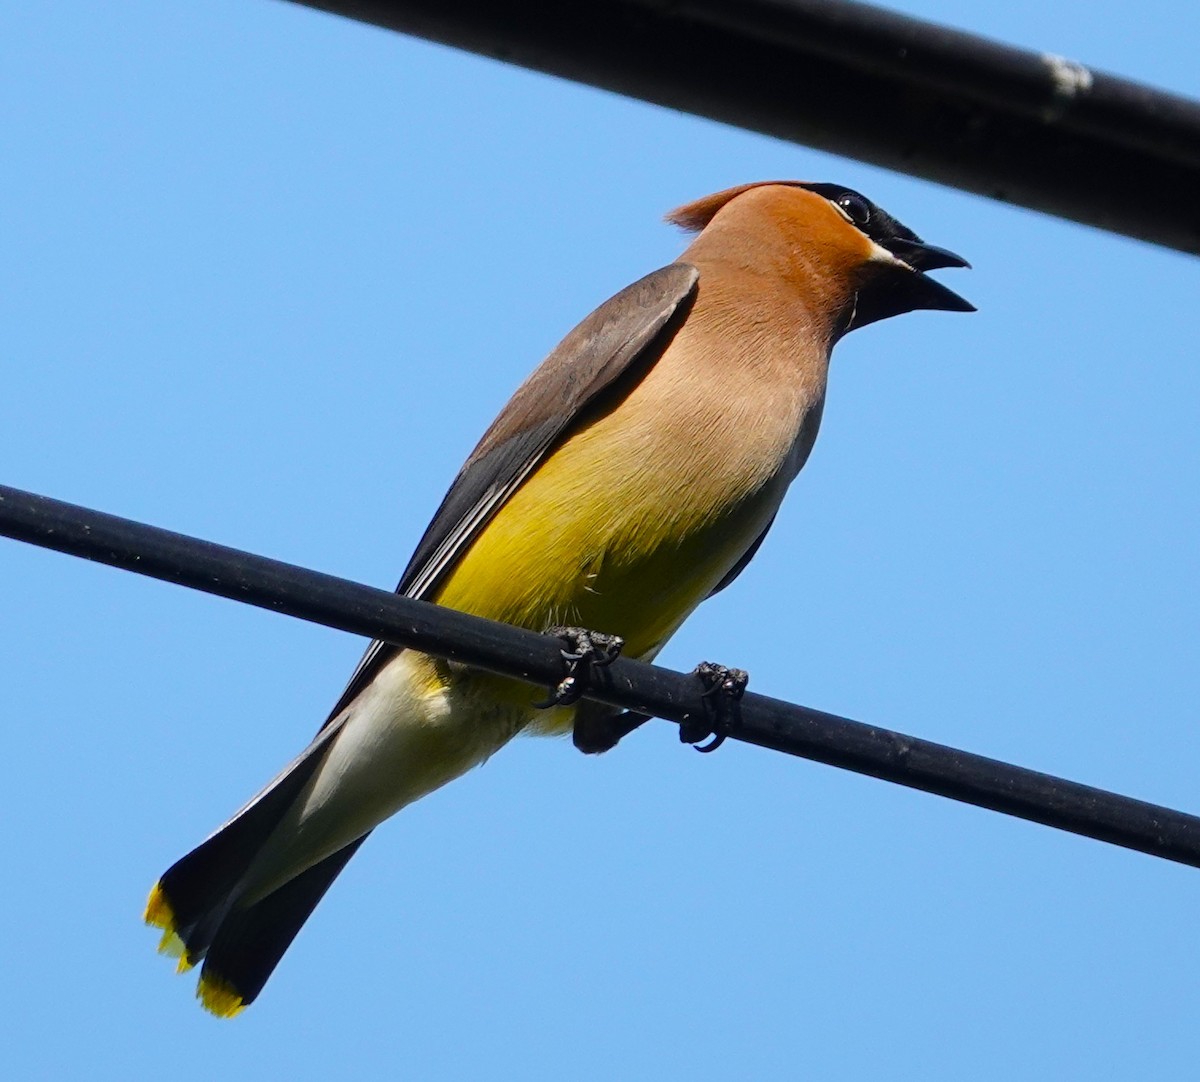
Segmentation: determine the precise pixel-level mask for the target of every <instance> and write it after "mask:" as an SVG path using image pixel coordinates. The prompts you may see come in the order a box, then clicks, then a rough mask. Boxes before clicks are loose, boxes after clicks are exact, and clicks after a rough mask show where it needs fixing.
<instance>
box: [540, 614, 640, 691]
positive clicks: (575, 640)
mask: <svg viewBox="0 0 1200 1082" xmlns="http://www.w3.org/2000/svg"><path fill="white" fill-rule="evenodd" d="M546 634H547V635H553V636H555V637H556V638H559V639H562V640H563V642H565V643H566V644H567V645H566V649H565V650H563V651H562V658H563V661H564V662H566V673H565V674H564V675H563V678H562V679H561V680H560V681H559V682H558V683H557V684H555V686H554V687H553V688H551V689H550V696H549V698H547V699H546V701H545V702H540V703H534V704H533V705H534V706H535V707H536V708H537V709H538V710H545V709H547V708H549V707H551V706H570V705H572V704H573V703H577V702H578V701H579V699H580V698H581V697H582V695H583V691H584V688H585V687H586V686H587V676H588V673H589V672H594V671H595V670H597V669H602V668H604V667H605V666H606V665H611V664H612V663H613V662H614V661H616V660H617V656H618V655H619V654H620V653H621V648H622V647H623V646H624V645H625V640H624V639H622V638H621V637H620V635H604V634H602V633H601V632H599V631H589V630H588V629H587V628H584V627H552V628H549V629H548V630H547V631H546Z"/></svg>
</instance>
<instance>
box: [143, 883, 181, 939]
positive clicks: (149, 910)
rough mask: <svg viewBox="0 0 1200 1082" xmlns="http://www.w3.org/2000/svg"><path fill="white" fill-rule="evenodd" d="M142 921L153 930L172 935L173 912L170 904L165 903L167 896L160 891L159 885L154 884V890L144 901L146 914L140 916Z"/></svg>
mask: <svg viewBox="0 0 1200 1082" xmlns="http://www.w3.org/2000/svg"><path fill="white" fill-rule="evenodd" d="M142 920H144V921H145V922H146V923H147V924H149V925H152V926H153V927H155V928H162V929H164V930H165V931H166V932H167V933H169V934H171V935H174V933H175V910H173V909H172V908H171V903H170V902H168V901H167V895H166V892H165V891H164V890H163V889H162V884H161V883H155V884H154V889H153V890H152V891H150V897H149V898H147V899H146V912H145V913H143V914H142Z"/></svg>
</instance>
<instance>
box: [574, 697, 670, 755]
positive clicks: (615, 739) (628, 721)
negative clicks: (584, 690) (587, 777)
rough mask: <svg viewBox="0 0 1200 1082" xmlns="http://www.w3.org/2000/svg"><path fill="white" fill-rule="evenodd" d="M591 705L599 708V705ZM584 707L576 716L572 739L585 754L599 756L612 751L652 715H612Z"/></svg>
mask: <svg viewBox="0 0 1200 1082" xmlns="http://www.w3.org/2000/svg"><path fill="white" fill-rule="evenodd" d="M593 705H596V706H599V705H600V704H599V703H595V704H593ZM586 706H587V704H584V706H581V707H580V708H579V710H578V711H576V713H575V726H574V728H573V729H572V730H571V739H572V741H573V742H574V744H575V747H577V748H578V749H579V750H580V751H581V752H583V754H584V755H599V754H600V753H601V752H605V751H611V750H612V749H613V748H615V747H616V746H617V745H618V744H619V743H620V742H621V741H622V740H624V739H625V737H627V736H628V735H629V734H630V733H631V732H633V730H634V729H636V728H638V727H639V726H641V725H645V724H646V722H648V721H649V720H650V719H651V717H653V715H652V714H639V713H638V712H637V711H636V710H625V711H623V712H621V713H619V714H614V713H612V712H611V711H610V710H608V708H606V707H601V709H600V710H597V711H591V710H588V709H586Z"/></svg>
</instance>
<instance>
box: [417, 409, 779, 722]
mask: <svg viewBox="0 0 1200 1082" xmlns="http://www.w3.org/2000/svg"><path fill="white" fill-rule="evenodd" d="M627 405H628V403H627ZM628 420H629V418H628V415H626V416H625V417H624V418H623V420H622V424H621V427H620V428H619V429H618V427H616V426H615V425H614V422H613V417H612V415H609V416H608V417H605V418H602V419H601V420H599V421H597V422H596V423H594V424H592V425H591V426H590V427H588V428H585V429H584V430H583V431H582V432H580V433H578V434H576V435H575V436H573V437H572V438H571V439H570V440H569V441H568V442H567V443H566V444H565V445H564V446H563V447H561V448H560V449H559V450H557V451H556V452H555V453H554V454H553V455H552V456H551V457H550V458H548V459H547V461H546V462H544V463H543V464H542V466H541V467H540V468H539V469H538V470H536V471H535V472H534V474H533V475H532V476H531V477H530V478H529V479H528V480H527V481H526V482H525V483H524V484H523V485H522V486H521V488H520V489H518V491H517V492H516V493H514V494H513V496H512V497H511V498H510V499H509V501H508V502H507V503H506V504H505V506H504V507H503V508H502V509H501V510H500V511H499V513H498V514H497V515H496V517H495V518H494V519H493V520H492V522H491V523H490V524H489V525H488V526H487V527H486V528H485V529H484V531H483V532H482V534H481V535H480V536H479V537H478V538H477V539H476V541H475V542H474V543H473V544H472V545H471V547H470V549H469V550H468V551H467V552H466V553H465V554H464V555H463V557H462V558H461V559H460V561H459V563H458V564H457V566H456V567H455V569H454V571H453V572H452V573H451V574H450V575H449V576H448V578H447V580H446V581H445V582H444V583H443V584H442V586H441V587H440V589H439V590H438V591H437V593H436V594H435V596H434V597H433V598H432V599H431V600H435V601H437V602H438V603H439V604H443V605H447V606H449V607H450V608H455V609H460V610H462V611H465V612H470V613H474V614H476V615H479V616H486V617H489V618H491V619H493V620H501V621H503V622H505V623H510V624H516V625H518V626H521V627H528V628H531V629H532V630H536V631H542V630H545V629H546V628H548V627H551V626H554V625H569V626H580V627H586V628H589V629H592V630H595V631H602V632H607V633H610V634H616V635H620V636H621V637H622V638H623V639H624V640H625V650H624V653H625V655H626V656H628V657H652V656H653V655H654V654H655V653H657V651H658V650H659V648H660V647H661V646H662V645H663V643H664V642H665V641H666V640H667V638H669V637H670V635H671V634H672V633H673V632H674V631H675V630H676V629H677V628H678V627H679V625H680V624H681V623H682V622H683V620H684V619H685V618H686V617H687V615H688V614H689V613H690V612H691V611H692V610H693V609H694V608H695V607H696V606H697V605H698V604H699V603H700V602H701V601H702V600H704V598H705V597H707V596H708V594H709V593H711V591H712V590H713V588H714V587H715V586H716V584H717V583H718V582H719V581H720V580H721V579H722V578H723V577H724V575H725V574H726V573H727V572H728V571H729V569H730V568H731V567H732V566H733V565H734V563H736V561H737V559H738V558H739V557H740V556H741V555H742V553H743V552H744V551H745V550H746V548H747V546H749V545H750V544H751V543H752V542H753V541H754V539H755V538H756V537H757V536H758V535H759V534H760V533H761V532H762V530H763V529H765V527H766V525H767V523H768V521H769V520H770V516H771V514H773V512H774V510H775V507H776V506H777V504H778V498H779V493H778V491H776V488H777V486H775V485H762V484H758V485H757V486H756V487H755V486H754V485H753V484H749V485H745V486H743V485H741V484H739V483H738V482H737V481H736V479H735V480H734V481H724V480H722V478H721V476H720V475H719V471H715V470H714V469H713V468H712V466H711V464H710V463H705V462H704V461H702V460H701V458H702V456H697V455H689V454H684V455H679V454H678V453H675V454H673V455H671V456H670V457H669V458H664V457H663V454H666V452H667V450H668V448H667V447H666V446H665V444H664V445H663V446H661V447H659V448H655V447H653V446H650V447H647V443H646V440H631V439H630V438H629V427H628ZM654 438H658V439H659V440H669V439H670V438H671V436H670V435H669V434H662V435H661V436H658V437H654ZM656 450H659V451H661V452H662V454H655V453H654V452H655V451H656ZM674 450H675V451H676V452H677V451H678V447H677V446H676V447H675V448H674ZM747 488H748V489H749V491H747V490H746V489H747ZM487 683H488V685H489V687H488V691H487V694H497V695H499V696H501V697H502V698H503V699H506V700H508V701H510V702H512V703H514V704H516V703H518V702H519V703H521V704H523V705H526V704H528V703H529V702H530V701H531V699H532V698H534V695H532V694H531V693H530V689H529V688H528V687H527V686H521V685H515V684H513V683H511V682H503V683H500V682H497V683H496V684H494V685H493V684H492V681H491V680H490V679H489V680H488V681H487ZM506 685H507V686H506ZM557 713H558V714H559V715H560V716H558V717H556V718H554V719H548V718H541V719H539V724H540V725H541V726H542V727H545V728H550V729H562V728H565V727H567V726H568V725H569V723H570V714H569V713H567V712H565V711H563V712H557Z"/></svg>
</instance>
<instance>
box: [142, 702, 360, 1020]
mask: <svg viewBox="0 0 1200 1082" xmlns="http://www.w3.org/2000/svg"><path fill="white" fill-rule="evenodd" d="M340 728H341V726H340V725H338V724H333V725H329V726H327V727H326V728H325V729H324V730H322V732H321V733H320V735H319V736H318V737H317V739H316V740H315V741H313V743H312V744H310V745H309V746H308V748H307V749H305V751H304V753H303V754H302V755H301V756H300V757H299V758H298V759H296V760H295V761H294V762H293V763H291V764H290V765H289V766H288V767H287V769H285V770H284V771H283V772H282V773H281V774H280V775H279V776H278V777H277V778H276V779H275V780H274V781H272V782H271V784H270V785H268V786H267V787H266V788H265V789H264V790H263V791H262V792H261V793H259V794H258V796H256V797H255V798H254V799H253V800H251V801H250V803H249V804H247V805H246V806H245V807H244V808H242V809H241V811H239V812H238V813H237V814H236V815H235V816H234V817H233V818H232V819H230V820H229V822H227V823H226V824H225V825H224V826H222V827H220V828H219V829H218V830H217V831H216V832H215V833H214V834H212V835H211V836H210V837H209V838H207V839H206V840H205V841H203V842H201V843H200V845H198V846H197V847H196V848H195V849H193V850H192V851H191V852H190V853H188V854H187V856H185V857H183V858H182V859H180V860H178V861H176V862H175V863H174V864H172V865H171V867H170V868H168V869H167V871H166V872H165V873H164V874H163V876H162V878H161V879H160V880H159V881H158V883H157V884H155V887H154V889H153V890H152V891H151V893H150V900H149V902H148V903H147V904H146V922H147V923H148V924H153V925H155V926H156V927H159V928H162V929H163V932H164V934H163V938H162V942H161V943H160V945H159V949H160V950H163V951H165V952H167V953H171V954H178V955H179V956H180V969H181V970H184V969H188V968H190V967H191V966H193V965H195V964H196V963H197V962H199V961H200V960H201V959H204V958H205V957H207V959H208V961H207V962H206V963H205V966H204V969H203V971H202V972H201V977H200V988H199V991H198V995H199V996H200V998H201V999H202V1000H203V1002H204V1005H205V1006H206V1007H208V1008H209V1009H210V1010H212V1011H213V1012H214V1013H215V1014H226V1015H228V1014H235V1013H237V1011H238V1010H240V1009H241V1007H243V1006H245V1005H246V1004H248V1003H250V1002H251V1001H252V1000H253V999H254V997H255V996H257V995H258V993H259V992H260V991H261V990H262V987H263V985H264V984H265V983H266V980H267V978H268V977H269V976H270V975H271V971H272V970H273V969H274V968H275V966H276V965H277V964H278V962H279V959H280V958H281V957H282V956H283V953H284V951H285V950H287V947H288V944H290V943H291V941H292V940H293V939H294V938H295V936H296V933H297V932H298V931H299V930H300V926H301V925H302V924H303V923H304V921H305V920H306V919H307V918H308V915H309V914H310V913H311V912H312V911H313V909H314V908H315V907H316V905H317V903H318V902H319V901H320V900H321V898H322V896H323V895H324V894H325V891H326V890H328V889H329V885H330V884H331V883H332V882H333V880H334V879H335V878H336V876H337V874H338V872H340V871H341V870H342V868H343V867H344V866H345V864H346V861H348V860H349V859H350V857H351V856H353V855H354V852H355V851H356V850H357V849H358V846H359V845H361V844H362V842H363V840H364V839H365V835H364V837H363V838H359V839H358V840H357V841H355V842H353V843H351V844H350V845H348V846H346V847H345V848H344V849H342V850H340V851H339V852H337V853H334V854H332V855H331V856H329V857H326V858H325V859H324V860H323V861H321V862H320V863H318V864H316V865H314V866H313V867H311V868H309V869H307V870H306V871H305V872H303V873H301V874H300V875H299V876H297V877H296V878H295V879H292V880H290V881H289V882H287V883H285V884H284V885H283V886H282V887H280V888H279V889H278V890H276V891H274V892H273V893H271V894H270V895H268V896H267V897H265V898H262V899H260V900H259V901H257V902H255V903H254V904H252V905H249V906H246V907H243V908H240V907H239V906H238V899H239V897H240V895H241V892H242V888H243V882H244V879H245V876H246V873H247V871H249V869H250V866H251V864H252V863H253V862H254V860H255V858H256V857H257V856H258V855H259V853H260V852H261V851H262V848H263V846H264V845H265V844H266V841H267V839H268V838H269V837H270V836H271V834H272V833H273V832H274V830H275V828H276V827H277V826H278V825H279V822H280V820H282V818H283V817H284V815H285V814H286V813H287V811H288V809H289V808H290V807H291V806H292V804H293V803H294V802H295V801H296V799H297V798H298V797H299V796H300V794H301V792H302V791H303V789H304V787H305V786H306V785H307V784H308V782H309V780H310V779H311V778H312V776H313V774H314V773H315V772H316V770H317V768H318V767H319V766H320V765H321V763H322V761H323V760H324V758H325V754H326V752H327V751H328V749H329V746H330V744H331V743H332V740H333V738H334V736H336V734H337V732H338V731H339V730H340Z"/></svg>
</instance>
